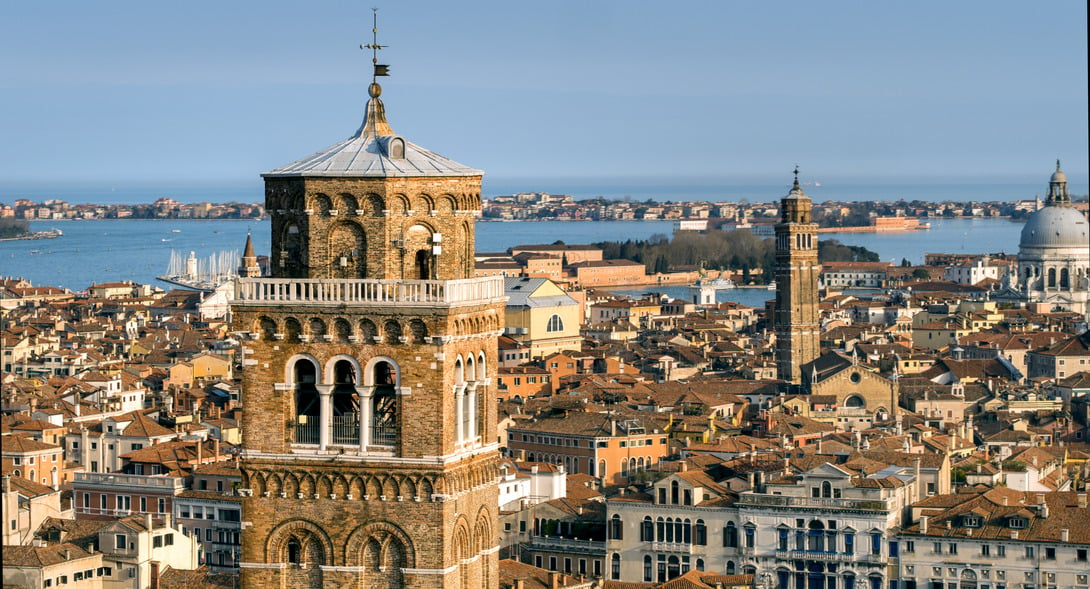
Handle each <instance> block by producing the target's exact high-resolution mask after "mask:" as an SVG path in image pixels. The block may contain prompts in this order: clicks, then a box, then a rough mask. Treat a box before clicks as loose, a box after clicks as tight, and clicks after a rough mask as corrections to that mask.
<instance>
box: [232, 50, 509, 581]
mask: <svg viewBox="0 0 1090 589" xmlns="http://www.w3.org/2000/svg"><path fill="white" fill-rule="evenodd" d="M366 47H367V48H369V49H375V50H376V51H377V49H379V48H381V47H379V46H378V44H377V43H375V44H374V45H367V46H366ZM374 67H375V75H376V76H383V75H387V66H385V65H379V64H378V62H377V59H376V60H375V66H374ZM381 93H382V89H381V88H380V87H379V85H378V84H377V83H375V82H374V81H372V83H371V85H370V88H369V94H370V100H369V101H368V103H367V110H366V114H365V117H364V121H363V124H362V125H361V126H360V128H359V130H357V131H356V132H355V133H354V134H353V135H352V136H350V137H349V138H347V139H345V140H344V141H341V142H339V143H336V144H334V145H332V146H330V147H328V148H326V149H324V150H322V151H320V152H318V153H315V154H313V155H311V156H308V157H305V158H303V159H301V160H298V161H296V162H293V163H291V164H288V165H286V166H283V167H281V168H278V169H276V170H273V171H271V172H266V173H265V174H262V176H264V178H265V204H266V208H267V209H268V211H269V214H270V215H271V217H272V223H271V225H272V240H271V241H272V252H271V256H270V268H269V272H268V276H267V277H261V276H259V275H257V274H258V273H257V272H253V273H252V274H251V273H247V274H248V275H247V276H246V277H242V278H239V280H238V284H237V288H236V295H235V296H236V298H235V300H234V301H232V305H231V308H232V317H233V328H234V330H235V331H236V332H239V333H241V334H243V335H244V341H243V353H244V360H243V370H242V390H243V396H244V402H245V412H244V414H243V420H242V422H243V432H244V434H243V436H244V437H243V444H242V447H243V450H242V459H241V470H242V488H241V494H242V495H243V497H244V499H243V501H242V519H243V524H242V527H243V532H242V557H241V559H240V560H241V563H240V566H241V569H242V577H241V581H242V586H243V587H244V588H252V589H258V588H260V589H268V588H272V587H293V588H294V587H310V588H314V589H317V588H320V587H338V588H348V587H353V588H360V589H365V588H373V587H382V588H384V589H390V588H400V587H410V588H414V587H415V588H425V587H427V588H429V589H430V588H435V587H457V588H459V589H470V588H473V589H476V588H478V587H497V586H498V584H499V571H498V560H497V553H498V535H497V526H498V521H497V516H498V513H497V510H498V505H499V499H498V487H497V484H496V481H497V474H498V464H499V453H498V444H497V440H496V409H495V397H494V391H493V388H492V387H493V384H492V376H493V374H494V373H495V370H496V361H497V358H496V356H497V344H496V339H497V337H498V334H499V333H501V332H502V330H503V312H504V301H505V298H504V283H503V277H500V276H495V277H484V278H475V277H474V275H473V263H474V219H475V216H476V214H477V212H478V211H479V210H480V208H481V199H480V190H481V174H482V173H481V172H480V171H479V170H475V169H473V168H470V167H467V166H464V165H462V164H459V163H457V162H455V161H453V160H450V159H447V158H445V157H443V156H441V155H438V154H436V153H434V152H431V151H428V150H426V149H424V148H422V147H420V146H418V145H416V144H414V143H411V142H409V141H407V140H406V139H405V138H404V137H402V136H400V135H398V134H396V133H395V132H394V131H393V129H392V128H391V126H390V125H389V124H388V123H387V121H386V113H385V109H384V107H383V104H382V101H381V100H380V99H379V96H380V94H381ZM247 255H248V256H250V257H253V256H252V253H251V252H248V254H247ZM248 265H249V264H248ZM253 265H255V266H256V264H253Z"/></svg>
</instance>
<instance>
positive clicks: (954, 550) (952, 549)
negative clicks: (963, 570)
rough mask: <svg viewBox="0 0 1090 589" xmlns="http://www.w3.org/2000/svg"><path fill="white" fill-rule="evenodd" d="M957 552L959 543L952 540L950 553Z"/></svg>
mask: <svg viewBox="0 0 1090 589" xmlns="http://www.w3.org/2000/svg"><path fill="white" fill-rule="evenodd" d="M957 553H958V545H957V543H955V542H951V543H950V554H957Z"/></svg>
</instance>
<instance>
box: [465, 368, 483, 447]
mask: <svg viewBox="0 0 1090 589" xmlns="http://www.w3.org/2000/svg"><path fill="white" fill-rule="evenodd" d="M477 382H478V381H473V382H470V383H468V384H467V385H466V390H467V391H468V392H469V394H468V395H467V396H466V403H467V404H468V405H469V407H467V409H468V411H466V414H467V419H466V425H467V429H468V430H469V431H467V432H466V441H467V442H470V443H472V442H475V441H476V440H477V438H478V435H477V434H478V432H480V431H481V429H480V427H478V425H477Z"/></svg>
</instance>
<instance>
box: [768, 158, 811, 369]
mask: <svg viewBox="0 0 1090 589" xmlns="http://www.w3.org/2000/svg"><path fill="white" fill-rule="evenodd" d="M780 209H781V216H780V222H779V223H777V224H776V308H775V315H774V318H773V328H774V330H775V333H776V367H777V372H778V373H779V377H780V379H782V380H785V381H788V382H791V383H794V384H802V376H803V375H802V372H801V370H800V367H801V366H802V365H803V364H805V363H807V362H809V361H811V360H813V359H815V358H817V357H818V355H819V354H820V352H821V350H820V347H819V346H820V343H819V342H820V336H821V325H820V324H819V318H818V302H819V301H818V274H819V273H820V272H821V266H820V265H818V255H817V246H818V243H817V242H818V240H817V225H815V224H814V223H813V219H812V218H811V203H810V198H809V197H808V196H806V193H804V192H803V191H802V188H801V187H800V186H799V169H798V167H796V168H795V184H794V185H793V186H792V187H791V191H790V192H789V193H788V194H787V196H786V197H784V198H783V199H782V200H781V201H780Z"/></svg>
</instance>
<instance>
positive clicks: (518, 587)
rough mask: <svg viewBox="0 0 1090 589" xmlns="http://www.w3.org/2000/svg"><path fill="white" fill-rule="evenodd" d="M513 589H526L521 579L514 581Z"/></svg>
mask: <svg viewBox="0 0 1090 589" xmlns="http://www.w3.org/2000/svg"><path fill="white" fill-rule="evenodd" d="M513 589H526V584H525V583H524V582H523V580H522V579H515V586H514V587H513Z"/></svg>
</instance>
